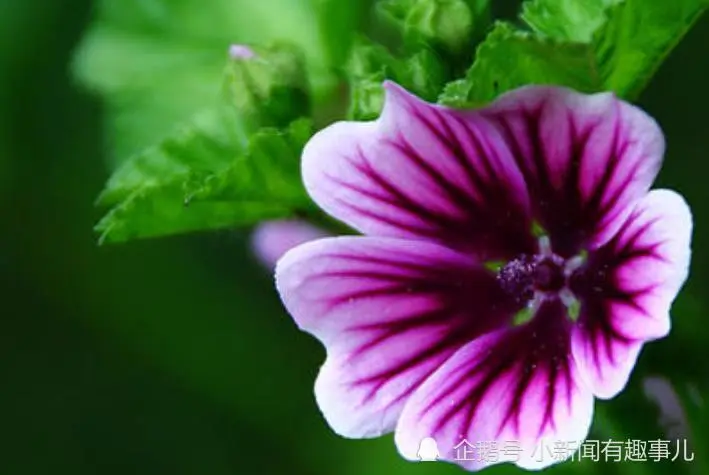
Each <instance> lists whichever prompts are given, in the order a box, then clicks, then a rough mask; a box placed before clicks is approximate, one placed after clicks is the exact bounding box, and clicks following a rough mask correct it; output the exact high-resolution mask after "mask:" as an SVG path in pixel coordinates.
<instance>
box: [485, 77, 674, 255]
mask: <svg viewBox="0 0 709 475" xmlns="http://www.w3.org/2000/svg"><path fill="white" fill-rule="evenodd" d="M482 112H483V113H484V115H486V116H487V117H490V118H492V119H494V120H496V121H497V123H498V126H499V128H500V130H502V132H503V135H504V136H505V138H506V140H507V142H508V144H509V145H510V147H511V149H512V151H513V154H514V157H515V159H516V162H517V164H518V166H519V168H520V170H521V171H522V174H523V176H524V178H525V181H526V183H527V186H528V187H529V190H530V194H531V196H532V203H533V205H535V210H534V214H535V217H536V219H538V220H539V222H540V224H541V225H542V227H543V228H545V229H546V230H547V232H548V233H549V235H550V237H551V240H552V247H553V249H554V251H555V252H556V253H557V254H560V255H562V256H564V257H569V256H571V255H574V254H575V253H577V252H578V251H579V250H580V249H582V248H588V247H591V248H593V247H597V246H599V245H602V244H603V243H605V242H607V241H608V240H609V239H610V238H611V237H612V236H613V235H614V234H615V233H616V231H617V230H618V229H619V228H620V226H621V225H622V223H623V222H624V221H625V219H626V218H627V215H628V213H629V212H630V211H631V210H632V207H633V206H634V205H635V202H636V201H637V200H638V199H640V198H641V197H642V196H644V195H645V193H646V192H647V191H648V189H649V188H650V186H651V184H652V182H653V181H654V179H655V176H656V175H657V172H658V171H659V168H660V165H661V161H662V156H663V154H664V148H665V144H664V137H663V135H662V131H661V130H660V128H659V127H658V125H657V124H656V123H655V121H654V120H653V119H652V118H650V117H649V116H648V115H647V114H646V113H644V112H643V111H641V110H640V109H638V108H637V107H635V106H632V105H630V104H628V103H625V102H622V101H620V100H618V99H616V98H615V96H614V95H613V94H612V93H602V94H593V95H586V94H581V93H578V92H575V91H573V90H571V89H566V88H561V87H544V86H528V87H523V88H520V89H517V90H515V91H512V92H509V93H507V94H504V95H503V96H501V97H500V98H499V99H498V100H497V101H496V102H495V103H494V104H493V105H492V106H491V107H490V108H488V109H484V110H483V111H482Z"/></svg>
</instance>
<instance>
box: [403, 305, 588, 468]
mask: <svg viewBox="0 0 709 475" xmlns="http://www.w3.org/2000/svg"><path fill="white" fill-rule="evenodd" d="M568 324H569V323H568V321H567V320H566V313H565V308H564V305H563V304H562V303H561V302H559V301H558V300H548V301H546V302H545V303H543V304H542V305H541V307H540V308H539V310H538V311H537V314H536V316H535V318H534V319H533V320H532V321H531V322H529V323H528V324H526V325H523V326H521V327H516V328H514V329H504V330H498V331H495V332H493V333H490V334H488V335H485V336H483V337H481V338H478V339H477V340H475V341H473V342H471V343H469V344H467V345H466V346H464V347H463V348H462V349H460V350H459V351H458V352H457V353H456V354H455V355H454V356H453V357H452V358H450V359H449V360H448V361H447V362H446V363H445V364H444V365H443V366H442V367H441V368H440V369H439V370H438V371H437V372H436V373H434V374H433V375H432V376H431V377H430V378H429V379H428V380H427V381H426V382H425V383H424V385H423V386H421V388H419V389H418V390H417V391H416V392H415V393H414V395H413V396H412V397H411V398H410V399H409V401H408V402H407V403H406V406H405V407H404V411H403V413H402V415H401V419H400V421H399V424H398V426H397V428H396V436H395V440H396V444H397V446H398V448H399V450H400V452H401V453H402V455H403V456H404V457H406V458H408V459H411V460H416V458H417V450H418V447H419V444H420V441H421V440H422V439H423V438H425V437H433V438H434V439H435V440H436V442H437V444H438V448H439V452H440V456H441V459H443V460H447V461H451V462H455V463H458V464H460V465H462V466H463V467H465V468H467V469H468V470H479V469H481V468H484V467H485V466H488V465H493V464H495V463H500V462H514V463H516V464H517V465H519V466H520V467H523V468H527V469H540V468H544V467H546V466H549V465H552V464H553V463H556V462H559V461H561V460H563V459H564V458H568V457H569V456H571V455H572V454H573V453H574V447H578V446H579V444H580V442H581V441H583V440H584V439H585V438H586V436H587V435H588V430H589V427H590V424H591V418H592V414H593V395H592V394H591V392H590V391H589V390H588V389H586V388H585V387H584V386H583V384H579V380H578V375H577V368H576V365H575V362H574V360H573V358H572V357H571V354H570V353H571V350H570V348H569V340H568V333H567V329H566V328H564V326H565V325H568ZM463 441H465V442H467V443H469V444H470V445H471V446H472V449H471V452H470V453H468V454H467V455H465V456H462V454H463V453H464V452H461V451H459V450H457V449H456V447H457V446H458V445H459V444H461V443H462V442H463ZM491 444H496V447H497V449H498V450H497V451H496V455H495V456H491V455H490V453H488V454H485V453H484V447H485V445H487V446H488V447H489V446H490V445H491ZM558 444H566V450H565V451H562V452H561V453H556V451H557V448H556V447H557V446H558ZM506 445H508V446H509V447H508V449H507V450H506V451H505V450H503V449H504V447H505V446H506ZM516 447H518V448H519V449H521V452H515V451H513V450H512V449H514V448H516ZM488 450H489V449H488Z"/></svg>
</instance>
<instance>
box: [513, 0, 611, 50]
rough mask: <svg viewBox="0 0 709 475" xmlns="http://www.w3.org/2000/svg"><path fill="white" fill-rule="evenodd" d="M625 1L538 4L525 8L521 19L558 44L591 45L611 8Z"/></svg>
mask: <svg viewBox="0 0 709 475" xmlns="http://www.w3.org/2000/svg"><path fill="white" fill-rule="evenodd" d="M620 1H622V0H585V1H578V0H571V1H564V2H559V1H558V0H534V1H528V2H525V3H524V4H523V5H522V14H521V18H522V19H523V20H524V21H525V22H526V23H527V24H528V25H529V26H531V27H532V29H533V30H534V31H536V32H538V33H540V34H542V35H545V36H548V37H550V38H553V39H555V40H560V41H571V42H578V43H588V42H590V41H591V39H592V38H593V34H594V33H595V32H596V30H598V28H599V27H601V26H602V25H603V23H604V22H605V21H606V10H607V8H608V7H610V6H612V5H615V4H617V3H619V2H620Z"/></svg>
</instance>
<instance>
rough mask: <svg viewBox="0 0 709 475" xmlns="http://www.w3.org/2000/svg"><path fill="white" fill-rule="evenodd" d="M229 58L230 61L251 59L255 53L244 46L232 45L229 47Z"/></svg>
mask: <svg viewBox="0 0 709 475" xmlns="http://www.w3.org/2000/svg"><path fill="white" fill-rule="evenodd" d="M229 56H230V57H231V58H232V59H253V58H255V57H256V53H255V52H254V50H252V49H251V48H249V47H248V46H246V45H239V44H233V45H231V46H229Z"/></svg>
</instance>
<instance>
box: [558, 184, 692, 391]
mask: <svg viewBox="0 0 709 475" xmlns="http://www.w3.org/2000/svg"><path fill="white" fill-rule="evenodd" d="M691 231H692V216H691V213H690V211H689V207H688V206H687V204H686V203H685V201H684V200H683V199H682V197H681V196H680V195H678V194H677V193H675V192H672V191H669V190H654V191H651V192H650V193H649V194H648V195H647V196H646V197H645V198H644V199H643V200H642V201H641V202H640V203H639V204H638V206H637V207H636V208H635V210H634V211H633V213H632V214H631V215H630V216H629V217H628V219H627V220H626V222H625V224H624V226H623V228H622V229H621V231H620V232H619V233H618V234H617V236H616V237H614V238H613V239H612V240H611V241H610V242H609V243H608V244H606V245H605V246H603V247H602V248H600V249H598V250H597V251H595V252H593V253H591V255H590V256H589V261H588V266H587V268H586V269H584V270H583V271H582V272H580V273H579V274H578V276H577V277H575V278H574V280H573V281H572V283H571V285H572V289H573V290H574V292H575V293H576V294H577V295H578V296H579V298H580V300H581V312H580V314H579V320H578V325H577V326H576V328H575V329H574V331H573V338H572V348H573V352H574V357H575V358H576V360H577V363H578V365H579V368H580V371H581V373H582V375H583V377H584V379H585V380H586V381H587V383H588V385H589V387H590V388H591V389H592V391H593V392H594V394H595V395H596V396H598V397H600V398H611V397H613V396H615V395H616V394H617V393H618V392H620V391H621V390H622V389H623V387H625V384H626V383H627V381H628V378H629V376H630V372H631V370H632V368H633V366H634V365H635V361H636V359H637V356H638V353H639V351H640V348H641V346H642V344H643V343H644V342H645V341H648V340H653V339H657V338H661V337H663V336H665V335H667V333H668V332H669V330H670V315H669V311H670V306H671V304H672V302H673V300H674V299H675V297H676V296H677V293H678V292H679V290H680V288H681V287H682V285H683V284H684V281H685V280H686V278H687V275H688V272H689V260H690V240H691Z"/></svg>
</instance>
